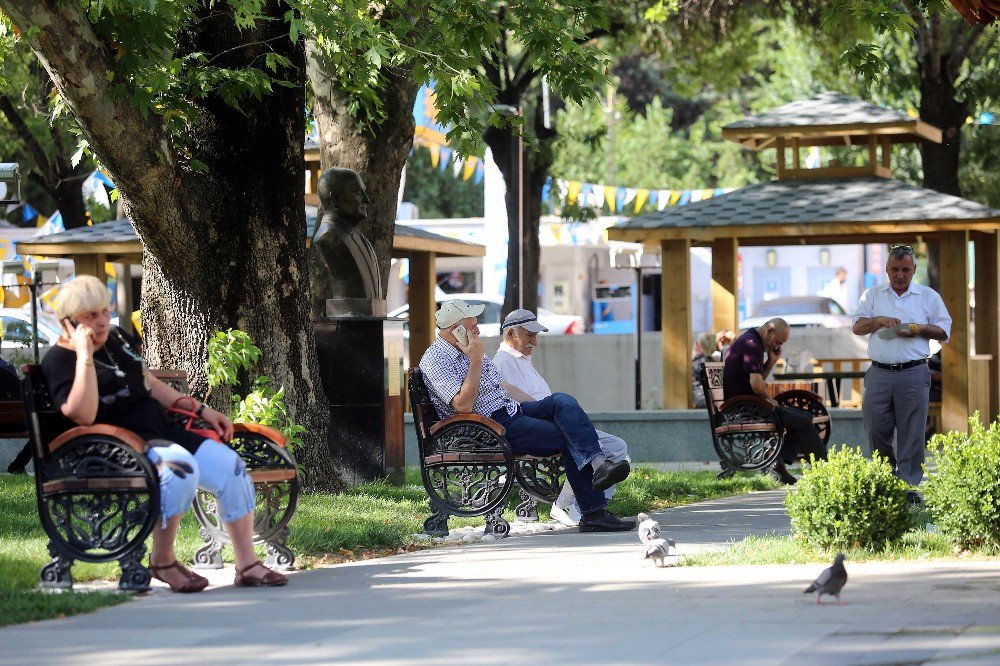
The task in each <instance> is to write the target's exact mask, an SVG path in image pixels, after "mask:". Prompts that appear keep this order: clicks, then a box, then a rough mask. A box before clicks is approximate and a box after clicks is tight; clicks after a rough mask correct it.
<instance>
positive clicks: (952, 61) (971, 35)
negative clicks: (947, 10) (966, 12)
mask: <svg viewBox="0 0 1000 666" xmlns="http://www.w3.org/2000/svg"><path fill="white" fill-rule="evenodd" d="M961 25H962V27H963V28H965V31H966V32H967V33H968V34H967V35H966V36H965V40H964V41H963V42H962V43H961V44H960V45H958V46H957V47H955V46H953V47H952V49H951V54H950V57H949V59H948V73H949V74H950V75H951V78H952V80H955V79H957V78H958V75H959V72H960V71H961V69H962V64H963V63H964V62H965V60H966V59H967V58H968V57H969V54H970V53H972V49H974V48H975V47H976V43H977V42H978V41H979V38H980V37H982V36H983V33H984V32H985V31H986V26H985V25H983V24H982V23H977V24H976V25H974V26H972V27H967V25H966V23H965V21H962V22H961ZM993 34H994V36H995V35H996V33H995V32H994V33H993ZM953 41H954V40H953Z"/></svg>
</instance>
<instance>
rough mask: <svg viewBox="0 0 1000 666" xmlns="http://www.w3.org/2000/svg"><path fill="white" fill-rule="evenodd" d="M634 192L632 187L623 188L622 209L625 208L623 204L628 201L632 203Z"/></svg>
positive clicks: (625, 204) (626, 203) (627, 203)
mask: <svg viewBox="0 0 1000 666" xmlns="http://www.w3.org/2000/svg"><path fill="white" fill-rule="evenodd" d="M635 193H636V190H635V188H634V187H626V188H625V199H624V200H623V201H622V208H623V209H624V208H625V206H627V205H629V204H630V203H632V200H633V199H635Z"/></svg>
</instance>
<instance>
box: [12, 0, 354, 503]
mask: <svg viewBox="0 0 1000 666" xmlns="http://www.w3.org/2000/svg"><path fill="white" fill-rule="evenodd" d="M0 4H2V6H3V7H4V9H5V10H6V11H7V13H8V15H9V16H10V17H11V18H12V20H13V21H14V23H15V24H16V25H17V26H18V27H19V28H20V29H21V31H22V34H28V35H31V33H29V32H27V30H26V28H28V27H31V26H37V25H44V26H45V29H43V30H41V31H35V34H33V35H31V36H30V37H29V39H31V45H32V48H33V49H34V50H35V52H36V54H38V56H39V58H40V59H41V61H42V62H43V64H44V65H45V67H46V69H47V70H48V71H49V74H50V75H51V77H52V80H53V81H54V82H55V84H56V86H57V87H58V89H59V91H60V93H61V94H62V96H63V97H64V99H65V100H66V102H67V104H68V105H69V107H70V108H71V110H72V111H73V114H74V115H75V117H76V119H77V121H78V123H79V125H80V127H81V129H82V130H83V132H84V134H85V135H86V136H87V138H88V140H89V141H90V145H91V147H92V149H93V150H94V152H95V153H96V154H97V155H98V156H99V157H100V158H101V161H102V163H104V164H105V165H106V166H107V167H108V169H109V171H110V173H111V175H112V177H113V178H114V180H115V184H116V185H117V186H118V188H119V191H120V193H121V196H122V197H123V205H124V209H125V212H126V214H127V215H128V216H129V217H130V218H131V220H132V222H133V225H134V226H135V228H136V232H137V233H138V235H139V238H140V240H141V241H142V243H143V248H144V255H143V267H144V277H143V305H142V309H143V329H144V331H145V333H146V340H145V342H146V345H145V349H146V353H147V357H148V360H149V363H150V365H151V366H152V367H172V368H179V369H183V370H186V371H187V372H188V374H189V378H190V382H191V386H192V388H193V390H194V391H195V392H202V393H203V392H204V390H205V388H206V382H205V374H204V363H205V359H206V349H207V341H208V338H209V336H210V335H211V333H212V331H213V330H218V329H225V328H239V329H241V330H243V331H245V332H247V333H248V334H249V335H250V337H251V338H252V339H253V341H254V342H255V343H256V344H257V345H258V346H259V347H260V348H261V349H262V350H263V352H264V354H263V359H264V364H263V365H264V366H265V374H267V375H268V376H269V377H271V378H272V380H273V382H274V384H275V386H277V385H284V386H285V390H286V399H287V401H288V407H289V411H290V413H291V417H292V418H293V419H294V420H295V421H296V422H298V423H300V424H302V425H304V426H306V428H307V433H306V435H305V437H304V440H305V447H304V448H303V450H301V451H299V452H298V456H299V460H300V462H301V463H303V464H304V466H305V468H306V469H307V474H306V482H307V485H308V486H309V487H311V488H314V489H327V490H336V489H338V488H339V487H340V486H341V483H340V479H339V476H338V475H337V472H336V469H335V468H334V467H333V465H332V462H331V460H332V459H331V457H330V454H329V451H328V450H327V449H326V429H327V427H328V415H327V414H326V412H325V410H324V409H318V408H317V403H316V396H318V395H322V388H321V386H320V379H319V372H318V364H317V361H316V352H315V346H314V343H313V339H312V332H311V329H310V327H309V325H308V299H307V291H306V290H307V289H308V278H307V277H306V276H307V275H308V271H307V270H306V264H305V215H304V208H303V185H302V173H303V168H304V167H303V164H304V159H303V126H302V109H303V108H304V102H305V100H304V89H303V86H302V85H301V84H302V83H303V82H304V62H305V55H304V51H303V49H302V46H301V44H293V43H292V42H291V41H290V40H289V39H288V30H289V26H288V24H287V22H286V20H285V18H284V14H285V11H286V9H287V7H285V6H283V5H282V4H281V3H279V2H278V1H277V0H270V1H269V2H266V3H264V9H263V11H264V12H265V13H266V14H267V16H268V18H269V19H270V20H267V21H261V22H258V24H257V25H256V26H254V27H251V28H244V29H242V30H241V29H239V28H237V26H236V22H235V20H234V17H233V16H232V13H231V10H229V9H228V8H224V7H222V6H215V7H212V8H205V7H202V6H199V9H198V10H197V12H196V13H197V16H196V20H194V21H193V22H192V23H191V24H190V25H189V26H188V28H187V29H186V30H185V31H184V32H183V33H182V34H181V35H180V37H179V40H178V42H179V51H181V52H182V53H184V52H187V53H190V52H192V51H194V50H198V51H201V52H203V53H205V54H206V55H207V56H208V57H209V58H215V62H217V63H219V64H221V65H223V66H228V67H243V66H247V65H249V64H251V63H255V62H260V61H261V60H263V57H264V55H265V53H266V52H268V51H272V50H273V51H275V52H277V53H279V54H280V55H283V56H285V57H287V58H289V60H290V61H291V62H292V63H293V70H292V71H290V72H285V74H286V75H287V78H288V79H290V80H291V81H293V82H297V83H299V84H300V85H296V86H294V87H289V88H286V87H281V86H276V87H275V89H274V92H273V93H271V94H270V95H264V96H263V97H262V98H261V99H255V98H252V97H251V98H247V99H244V100H242V108H241V109H240V110H236V109H234V108H233V107H231V106H229V105H227V104H226V103H225V102H223V101H222V100H221V99H220V98H218V97H216V96H210V97H208V98H207V99H205V100H202V101H200V102H198V104H199V106H200V115H199V116H198V117H197V120H196V121H195V122H194V123H193V125H192V127H191V128H190V132H189V135H188V141H189V144H188V149H189V150H190V151H191V154H192V155H193V156H194V157H195V158H197V159H198V160H200V161H201V162H203V163H205V164H206V165H207V166H208V172H207V173H196V172H193V171H191V170H189V169H187V168H185V167H184V166H183V164H182V162H183V160H182V159H180V151H179V150H178V149H177V148H175V147H174V145H173V140H172V137H171V136H170V135H169V134H168V133H167V132H166V130H165V129H164V127H163V124H162V122H161V121H160V119H159V118H158V116H156V115H155V114H149V116H148V118H146V117H144V116H143V115H142V113H141V112H140V111H139V109H137V108H136V107H134V106H132V105H130V104H129V103H128V102H127V101H116V100H117V99H118V97H116V96H115V95H114V91H113V90H112V82H111V79H112V78H113V77H111V78H109V77H108V76H106V73H107V72H110V71H112V69H113V68H112V67H111V66H110V63H112V62H113V54H112V52H111V50H110V47H109V45H107V44H105V43H104V42H103V41H102V40H101V39H100V38H99V36H98V35H97V34H96V33H95V31H94V30H93V27H92V26H91V24H90V22H89V20H88V18H87V15H86V14H85V13H84V12H83V11H82V10H80V9H79V8H78V6H77V5H76V4H75V3H64V2H58V0H0ZM246 388H247V387H245V386H244V387H240V390H241V392H244V391H245V390H246ZM216 406H218V407H220V408H223V409H225V410H226V411H228V405H216Z"/></svg>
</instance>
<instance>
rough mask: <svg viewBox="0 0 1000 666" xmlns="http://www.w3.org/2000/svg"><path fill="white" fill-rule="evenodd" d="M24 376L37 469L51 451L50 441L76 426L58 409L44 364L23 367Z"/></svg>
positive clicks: (30, 431)
mask: <svg viewBox="0 0 1000 666" xmlns="http://www.w3.org/2000/svg"><path fill="white" fill-rule="evenodd" d="M21 372H22V373H23V375H24V378H23V379H22V380H21V388H22V391H23V393H24V412H25V417H26V419H27V425H28V437H29V439H30V440H31V448H32V455H33V456H34V458H35V463H36V469H37V464H38V461H41V460H44V459H45V458H46V457H47V456H48V454H49V449H48V446H47V444H48V442H51V441H52V440H53V439H55V438H56V437H58V436H59V435H61V434H63V433H64V432H66V431H67V430H69V429H70V428H72V427H74V426H75V425H76V424H74V423H73V422H72V421H70V420H69V419H68V418H66V417H65V416H63V413H62V412H61V411H59V410H58V409H56V407H55V405H54V404H53V402H52V396H50V395H49V387H48V384H47V383H46V382H45V374H44V373H43V372H42V368H41V366H37V365H33V364H32V365H24V366H21Z"/></svg>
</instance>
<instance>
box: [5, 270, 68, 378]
mask: <svg viewBox="0 0 1000 666" xmlns="http://www.w3.org/2000/svg"><path fill="white" fill-rule="evenodd" d="M45 271H56V281H55V282H43V281H42V278H43V275H42V274H43V273H44V272H45ZM58 271H59V262H58V261H55V260H48V261H36V262H35V270H34V273H33V275H32V277H31V281H30V282H28V283H27V286H28V290H29V291H30V292H31V354H32V358H33V359H34V363H35V365H38V288H39V287H51V286H54V285H57V284H59V272H58ZM0 273H3V275H11V276H15V280H16V276H23V275H24V274H25V270H24V262H23V261H21V260H20V259H16V260H12V261H4V262H2V263H0ZM4 282H5V284H4V286H5V287H6V286H7V285H6V280H5V281H4ZM14 284H17V283H16V282H15V283H14Z"/></svg>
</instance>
